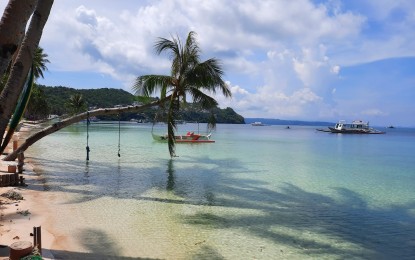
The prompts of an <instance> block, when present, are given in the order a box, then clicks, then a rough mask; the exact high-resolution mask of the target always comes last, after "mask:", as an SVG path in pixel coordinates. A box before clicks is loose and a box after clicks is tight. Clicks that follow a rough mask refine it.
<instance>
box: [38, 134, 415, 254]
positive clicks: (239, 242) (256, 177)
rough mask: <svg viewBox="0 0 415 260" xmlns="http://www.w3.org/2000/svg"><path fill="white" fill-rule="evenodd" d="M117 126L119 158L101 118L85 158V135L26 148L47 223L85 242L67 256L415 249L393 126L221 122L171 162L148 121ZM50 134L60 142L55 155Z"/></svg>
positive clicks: (408, 179)
mask: <svg viewBox="0 0 415 260" xmlns="http://www.w3.org/2000/svg"><path fill="white" fill-rule="evenodd" d="M124 127H125V128H124V129H123V131H122V133H123V138H122V141H123V142H125V143H122V146H123V156H122V157H121V158H118V157H117V156H116V155H114V153H112V152H111V153H108V151H113V149H114V148H116V147H117V140H118V139H117V138H116V137H117V134H118V132H117V131H116V130H117V128H115V129H112V128H111V127H109V126H106V128H107V131H103V130H102V129H94V128H92V130H91V133H90V134H91V139H90V142H91V143H90V145H91V147H94V150H93V151H94V152H93V156H92V157H91V160H90V161H89V162H86V164H85V158H84V154H80V153H79V151H81V150H82V146H83V142H84V140H85V139H84V136H83V135H82V134H79V136H78V134H77V135H76V137H75V138H74V137H73V136H71V137H70V138H69V137H68V133H65V132H64V133H57V134H56V135H52V136H50V138H49V137H48V138H46V139H45V140H44V141H43V140H42V142H40V143H39V144H38V145H36V146H35V147H33V150H32V151H36V154H37V155H41V157H36V158H35V159H36V161H37V162H38V163H39V164H40V166H41V167H42V169H44V173H42V175H43V176H44V178H45V186H46V185H47V186H49V187H50V190H51V192H55V193H56V194H57V196H56V197H55V199H56V200H58V201H57V202H55V205H56V210H55V211H54V212H56V213H53V214H56V218H55V222H56V223H54V224H55V225H54V226H56V227H57V228H58V229H59V233H60V234H67V235H68V236H71V237H73V238H75V239H77V240H78V241H79V243H80V245H82V247H83V248H82V250H79V249H76V250H75V249H74V250H75V251H76V252H77V253H76V254H75V253H73V254H72V255H70V256H71V257H74V258H76V256H78V254H79V252H84V253H85V254H86V256H87V257H92V256H94V257H95V256H97V257H98V256H99V257H101V259H105V258H107V259H108V258H116V257H118V258H120V259H122V258H121V256H123V257H126V259H127V257H131V258H136V257H143V258H145V257H148V258H164V259H304V258H305V259H411V258H412V257H413V256H414V255H415V251H414V250H415V244H414V241H415V212H414V204H413V197H415V191H414V189H413V186H414V184H415V179H414V175H413V174H414V173H413V169H415V162H414V161H413V160H412V157H411V155H412V154H415V144H414V143H415V142H408V141H405V140H404V139H402V138H401V137H400V136H399V135H398V134H396V133H394V134H392V135H389V136H388V135H384V136H377V137H374V136H366V137H365V136H342V137H341V138H338V136H336V135H328V134H320V133H319V134H316V133H315V132H314V131H313V130H312V129H310V128H299V127H298V128H297V127H296V128H293V129H291V130H292V131H291V130H290V131H286V130H283V128H281V130H279V128H277V127H267V128H249V127H248V128H244V126H222V128H223V129H221V128H220V127H221V126H219V128H218V130H217V133H215V135H214V136H215V139H216V140H217V142H216V143H215V144H208V145H178V146H177V153H178V154H180V157H177V158H174V159H170V158H169V155H168V150H167V146H166V145H165V144H160V143H154V142H153V141H152V140H151V135H150V134H149V131H148V130H149V129H146V128H144V127H142V128H141V127H138V126H137V127H133V126H124ZM188 127H190V126H188ZM226 127H227V128H226ZM94 130H95V131H94ZM405 138H408V136H405ZM53 143H59V144H60V145H59V147H58V148H56V149H55V150H54V151H53V152H52V151H50V150H48V149H47V147H49V146H50V145H51V144H53ZM362 143H364V145H365V147H362ZM402 148H404V149H405V153H402V151H401V149H402ZM82 151H83V150H82ZM399 153H400V154H399ZM166 175H167V176H166ZM74 231H76V232H74ZM108 245H111V246H110V247H106V246H108ZM68 246H70V245H68ZM68 251H69V254H70V252H71V249H70V248H68ZM72 251H73V250H72ZM71 257H69V258H68V259H72V258H71Z"/></svg>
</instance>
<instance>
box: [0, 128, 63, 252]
mask: <svg viewBox="0 0 415 260" xmlns="http://www.w3.org/2000/svg"><path fill="white" fill-rule="evenodd" d="M33 130H34V129H33V127H31V126H23V127H22V128H21V129H20V131H19V132H16V133H15V134H14V138H15V139H18V140H19V141H21V140H24V139H25V138H26V137H28V136H29V135H30V134H31V133H32V132H33ZM6 151H7V149H6ZM4 165H5V164H2V165H1V166H2V167H1V168H2V169H1V170H2V172H4V169H3V168H4ZM21 176H23V177H24V178H25V186H8V187H0V195H1V194H4V193H6V192H9V191H15V192H17V193H19V194H20V195H22V197H23V199H22V200H14V199H9V198H6V197H3V196H0V260H3V259H9V246H10V245H11V244H13V243H14V242H18V241H28V242H31V243H32V244H33V241H34V240H33V239H34V237H33V229H34V227H39V226H40V227H41V228H42V230H41V235H42V237H41V242H42V258H43V259H54V258H53V255H52V253H51V249H52V247H53V245H54V244H56V241H55V240H56V239H55V236H54V235H53V230H51V227H52V226H51V225H50V224H51V222H52V221H51V220H52V219H51V216H50V214H49V213H48V212H50V210H53V208H51V207H50V206H49V205H48V201H46V196H45V194H44V190H43V189H44V188H43V184H42V182H41V179H40V178H41V177H40V176H39V175H38V174H37V173H36V169H35V166H34V164H33V162H31V159H30V157H29V158H26V159H25V163H24V166H23V173H22V174H21Z"/></svg>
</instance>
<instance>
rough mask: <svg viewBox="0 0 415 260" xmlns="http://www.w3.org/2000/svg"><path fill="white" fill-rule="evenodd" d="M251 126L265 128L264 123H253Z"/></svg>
mask: <svg viewBox="0 0 415 260" xmlns="http://www.w3.org/2000/svg"><path fill="white" fill-rule="evenodd" d="M251 125H253V126H264V125H265V124H263V123H262V122H253V123H252V124H251Z"/></svg>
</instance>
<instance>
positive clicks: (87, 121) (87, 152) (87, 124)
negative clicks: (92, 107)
mask: <svg viewBox="0 0 415 260" xmlns="http://www.w3.org/2000/svg"><path fill="white" fill-rule="evenodd" d="M86 115H87V117H86V160H87V161H89V151H90V149H89V123H90V121H89V111H87V112H86Z"/></svg>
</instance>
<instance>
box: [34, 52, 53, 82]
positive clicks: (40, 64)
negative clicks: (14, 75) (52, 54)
mask: <svg viewBox="0 0 415 260" xmlns="http://www.w3.org/2000/svg"><path fill="white" fill-rule="evenodd" d="M46 63H50V61H49V60H48V55H47V54H46V53H44V51H43V48H42V47H40V46H38V47H37V48H36V51H35V56H34V57H33V72H34V76H35V79H38V78H42V79H43V78H44V76H43V72H44V71H47V70H48V67H46Z"/></svg>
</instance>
